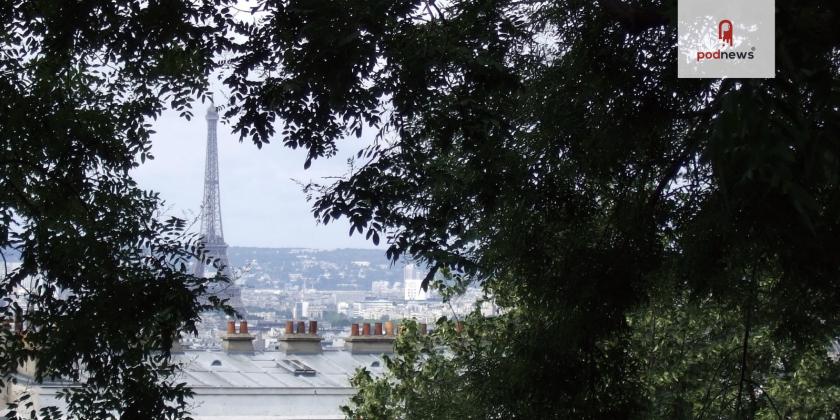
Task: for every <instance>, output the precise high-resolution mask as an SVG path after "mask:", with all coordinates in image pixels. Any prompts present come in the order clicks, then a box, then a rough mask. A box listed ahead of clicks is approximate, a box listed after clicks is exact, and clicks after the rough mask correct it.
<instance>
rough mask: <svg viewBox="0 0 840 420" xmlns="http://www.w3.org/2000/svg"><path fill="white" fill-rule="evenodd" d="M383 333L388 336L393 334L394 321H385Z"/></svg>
mask: <svg viewBox="0 0 840 420" xmlns="http://www.w3.org/2000/svg"><path fill="white" fill-rule="evenodd" d="M385 335H387V336H389V337H393V336H394V322H393V321H385Z"/></svg>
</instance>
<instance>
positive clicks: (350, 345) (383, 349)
mask: <svg viewBox="0 0 840 420" xmlns="http://www.w3.org/2000/svg"><path fill="white" fill-rule="evenodd" d="M388 331H390V333H388ZM385 332H386V334H385V335H382V323H381V322H377V323H375V324H374V326H373V334H371V328H370V324H369V323H365V324H362V334H361V335H359V325H358V324H353V325H351V326H350V337H347V338H345V339H344V347H345V348H346V349H347V350H349V351H350V353H352V354H383V353H393V352H394V340H395V339H396V337H394V323H393V322H391V321H388V322H386V323H385Z"/></svg>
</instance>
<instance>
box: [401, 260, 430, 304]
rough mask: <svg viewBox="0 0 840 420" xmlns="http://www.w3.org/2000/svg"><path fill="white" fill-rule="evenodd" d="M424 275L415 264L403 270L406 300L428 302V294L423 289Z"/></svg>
mask: <svg viewBox="0 0 840 420" xmlns="http://www.w3.org/2000/svg"><path fill="white" fill-rule="evenodd" d="M422 284H423V275H422V273H420V271H419V270H417V266H415V265H414V264H406V266H405V268H403V292H404V298H405V300H409V301H410V300H426V299H428V294H427V293H426V291H425V290H423V289H422V287H421V286H422Z"/></svg>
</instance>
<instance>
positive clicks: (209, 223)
mask: <svg viewBox="0 0 840 420" xmlns="http://www.w3.org/2000/svg"><path fill="white" fill-rule="evenodd" d="M206 118H207V156H206V161H205V163H204V200H203V201H202V204H201V242H202V243H203V244H204V250H205V252H206V256H207V257H211V258H213V259H218V261H219V264H221V265H222V266H224V268H223V269H222V273H223V274H224V275H225V276H227V277H228V278H229V279H231V281H232V280H233V277H232V275H231V273H232V272H231V270H230V267H229V265H230V264H229V262H228V257H227V247H228V246H227V244H226V243H225V235H224V233H223V232H222V204H221V200H220V198H219V150H218V145H217V143H218V141H217V139H216V124H217V123H218V121H219V113H218V112H217V110H216V106H215V105H210V108H208V109H207V117H206ZM204 270H205V265H204V264H202V262H201V261H196V263H195V266H194V272H195V275H196V277H204ZM208 294H210V295H215V296H218V297H219V298H220V299H228V304H229V305H231V306H233V307H234V309H236V310H237V311H239V313H241V314H242V315H243V316H244V315H245V308H244V307H243V305H242V297H241V291H240V290H239V286H236V285H235V284H232V283H231V284H217V285H213V286H212V287H210V288H209V290H208Z"/></svg>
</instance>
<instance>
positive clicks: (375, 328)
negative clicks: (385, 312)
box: [373, 322, 382, 335]
mask: <svg viewBox="0 0 840 420" xmlns="http://www.w3.org/2000/svg"><path fill="white" fill-rule="evenodd" d="M373 335H382V323H381V322H377V323H376V324H373Z"/></svg>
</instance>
